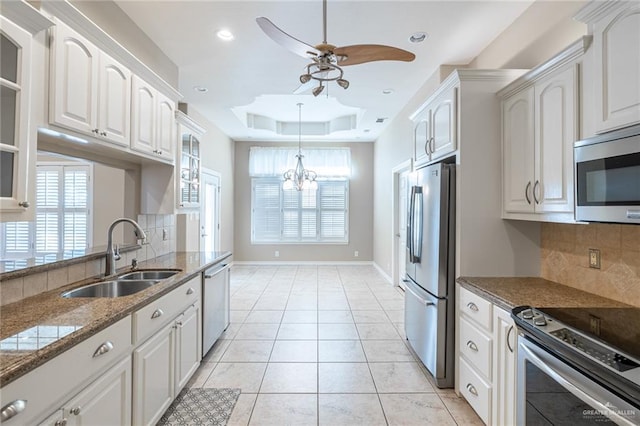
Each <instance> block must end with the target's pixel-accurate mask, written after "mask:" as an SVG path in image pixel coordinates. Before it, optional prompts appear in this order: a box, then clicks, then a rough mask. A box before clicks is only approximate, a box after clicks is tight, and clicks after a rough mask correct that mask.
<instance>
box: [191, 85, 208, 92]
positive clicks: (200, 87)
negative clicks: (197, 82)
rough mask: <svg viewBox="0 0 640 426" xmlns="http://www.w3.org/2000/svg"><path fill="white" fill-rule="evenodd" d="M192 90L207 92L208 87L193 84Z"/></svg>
mask: <svg viewBox="0 0 640 426" xmlns="http://www.w3.org/2000/svg"><path fill="white" fill-rule="evenodd" d="M193 90H195V91H196V92H200V93H207V92H208V91H209V89H207V88H206V87H204V86H193Z"/></svg>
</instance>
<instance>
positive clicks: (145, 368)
mask: <svg viewBox="0 0 640 426" xmlns="http://www.w3.org/2000/svg"><path fill="white" fill-rule="evenodd" d="M174 333H175V325H174V323H173V322H171V323H170V324H169V325H167V326H166V327H165V328H163V329H162V330H160V331H159V332H158V333H157V334H155V335H154V336H153V337H151V338H150V339H149V340H148V341H147V342H146V343H144V344H143V345H141V346H140V347H139V348H137V349H136V350H135V351H133V424H135V425H150V424H153V425H155V424H156V422H157V421H158V420H159V419H160V417H161V416H162V413H164V411H165V410H166V409H167V408H168V407H169V405H171V402H172V401H173V398H174V397H175V394H174V392H173V390H174V374H175V373H174V357H175V348H174V345H175V338H174Z"/></svg>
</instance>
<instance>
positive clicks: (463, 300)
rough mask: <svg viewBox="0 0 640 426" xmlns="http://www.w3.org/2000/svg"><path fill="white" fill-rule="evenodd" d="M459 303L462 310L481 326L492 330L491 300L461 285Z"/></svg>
mask: <svg viewBox="0 0 640 426" xmlns="http://www.w3.org/2000/svg"><path fill="white" fill-rule="evenodd" d="M458 303H459V306H460V312H462V313H463V314H465V315H467V316H468V317H469V318H471V319H472V320H473V321H475V322H476V323H477V324H478V325H480V326H481V327H484V328H485V329H486V330H488V331H491V324H492V321H491V317H492V315H491V310H492V309H491V307H492V305H491V302H489V301H488V300H485V299H483V298H482V297H480V296H478V295H476V294H475V293H472V292H470V291H469V290H466V289H464V288H462V287H460V295H459V297H458Z"/></svg>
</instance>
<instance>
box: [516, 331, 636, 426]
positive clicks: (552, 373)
mask: <svg viewBox="0 0 640 426" xmlns="http://www.w3.org/2000/svg"><path fill="white" fill-rule="evenodd" d="M518 340H520V339H518ZM527 343H528V342H527V341H526V340H525V341H524V342H519V344H518V351H522V352H523V353H522V355H524V358H525V359H526V360H527V361H529V362H530V363H532V364H533V365H535V366H536V367H538V368H539V369H540V370H542V371H543V372H544V373H546V374H548V375H549V377H551V378H552V379H553V380H555V381H556V382H557V383H558V384H559V385H561V386H562V387H564V388H565V389H567V390H568V391H569V392H571V393H572V394H573V395H575V396H576V397H578V398H580V399H581V400H582V401H584V402H585V403H587V404H589V405H590V406H591V407H593V408H595V409H597V410H601V411H602V412H603V413H608V414H609V415H610V416H609V418H610V419H611V420H613V421H614V422H616V423H618V424H625V425H634V423H632V422H631V421H629V419H628V418H625V417H622V416H620V415H619V414H618V413H616V412H615V411H613V410H611V409H610V407H607V406H605V405H604V404H603V403H602V402H600V401H598V400H596V399H595V398H593V397H592V396H590V395H588V394H586V393H585V392H584V391H582V390H581V389H580V388H578V387H577V386H575V385H574V384H573V383H571V382H570V381H568V380H567V379H565V378H564V377H563V376H562V375H561V374H560V373H558V371H556V370H555V369H553V368H551V367H550V366H549V365H548V364H547V363H546V362H545V361H544V360H542V359H541V358H540V357H539V356H538V354H537V353H536V352H534V350H532V348H531V347H530V344H527ZM543 357H545V358H546V357H552V356H551V355H546V353H544V354H543ZM554 359H555V358H554ZM558 362H561V361H558ZM568 368H570V367H568Z"/></svg>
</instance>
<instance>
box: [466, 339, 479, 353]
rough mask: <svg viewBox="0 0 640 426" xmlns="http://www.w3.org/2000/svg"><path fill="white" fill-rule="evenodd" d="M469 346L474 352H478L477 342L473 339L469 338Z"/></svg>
mask: <svg viewBox="0 0 640 426" xmlns="http://www.w3.org/2000/svg"><path fill="white" fill-rule="evenodd" d="M467 346H468V347H469V349H471V350H472V351H474V352H478V345H476V344H475V342H474V341H473V340H469V341H468V342H467Z"/></svg>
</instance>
